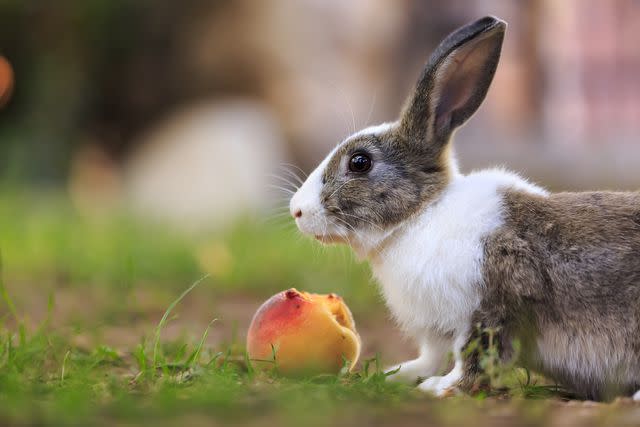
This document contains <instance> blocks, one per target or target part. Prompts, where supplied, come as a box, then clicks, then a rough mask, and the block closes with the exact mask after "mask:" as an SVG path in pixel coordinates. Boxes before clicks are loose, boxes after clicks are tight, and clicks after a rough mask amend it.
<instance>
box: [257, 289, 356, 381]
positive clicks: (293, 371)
mask: <svg viewBox="0 0 640 427" xmlns="http://www.w3.org/2000/svg"><path fill="white" fill-rule="evenodd" d="M274 351H275V364H276V366H277V369H278V372H280V373H282V374H285V375H299V374H318V373H338V372H339V371H340V369H341V368H342V367H343V366H344V360H348V361H349V365H348V368H349V369H352V368H353V367H354V366H355V364H356V362H357V361H358V357H359V355H360V337H359V335H358V333H357V332H356V328H355V323H354V321H353V316H352V315H351V311H349V308H348V307H347V305H346V304H345V303H344V301H343V300H342V298H341V297H339V296H338V295H335V294H328V295H319V294H310V293H307V292H301V291H298V290H297V289H294V288H292V289H289V290H287V291H283V292H280V293H278V294H276V295H274V296H272V297H271V298H269V299H268V300H267V301H266V302H265V303H264V304H262V306H260V308H259V309H258V311H257V312H256V314H255V315H254V316H253V320H252V321H251V326H250V327H249V333H248V335H247V352H248V354H249V358H250V359H251V360H252V361H253V364H254V365H257V366H262V367H267V366H273V363H267V362H262V361H273V357H274Z"/></svg>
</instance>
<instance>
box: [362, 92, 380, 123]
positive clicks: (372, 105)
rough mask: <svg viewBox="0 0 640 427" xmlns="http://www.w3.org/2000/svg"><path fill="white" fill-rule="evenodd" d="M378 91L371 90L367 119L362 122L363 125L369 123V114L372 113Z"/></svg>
mask: <svg viewBox="0 0 640 427" xmlns="http://www.w3.org/2000/svg"><path fill="white" fill-rule="evenodd" d="M377 96H378V93H377V92H376V91H374V92H373V96H372V97H371V106H370V107H369V112H368V113H367V120H366V121H365V122H364V125H365V126H368V125H369V120H371V114H372V113H373V109H374V108H375V105H376V99H377Z"/></svg>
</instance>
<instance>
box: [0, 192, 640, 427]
mask: <svg viewBox="0 0 640 427" xmlns="http://www.w3.org/2000/svg"><path fill="white" fill-rule="evenodd" d="M0 253H1V257H0V293H1V297H2V304H1V305H2V307H1V308H0V425H24V424H43V425H60V424H80V425H87V424H96V425H100V424H102V425H113V424H142V423H144V424H150V423H153V424H159V425H170V424H176V423H187V424H188V425H199V424H207V425H210V424H211V423H214V424H221V425H230V424H246V425H285V426H286V425H301V424H302V425H354V424H362V425H371V424H375V425H390V426H391V425H393V426H395V425H460V424H468V423H469V422H471V421H473V423H474V424H475V425H479V426H482V425H495V424H496V422H497V423H498V424H503V425H508V424H518V425H522V424H526V425H541V424H549V423H551V424H553V423H554V422H555V421H556V420H558V419H560V420H562V421H563V422H564V421H567V420H569V421H570V422H569V424H571V422H574V423H575V425H583V423H584V421H585V418H584V414H585V411H586V413H587V416H588V417H589V418H588V420H589V423H591V424H593V425H599V424H607V423H609V424H619V423H622V422H623V421H624V420H628V419H629V417H630V414H633V411H634V410H636V411H637V407H634V406H633V405H628V406H627V405H626V404H624V403H617V404H614V405H609V406H606V407H601V406H598V407H594V408H591V407H582V406H581V407H579V410H580V412H578V411H577V409H576V408H573V409H571V408H569V407H568V406H567V405H564V404H561V403H559V401H558V396H559V390H557V389H556V388H554V387H553V386H548V385H545V384H542V383H538V382H536V379H535V378H533V379H532V378H531V377H529V376H527V373H525V372H523V371H519V370H516V369H512V367H508V368H509V370H508V371H504V370H501V368H500V367H499V366H497V365H496V357H495V354H493V353H491V352H488V353H487V354H486V355H484V359H483V360H484V363H486V364H487V367H488V368H490V369H489V370H488V372H490V375H491V377H490V380H491V381H492V382H493V383H494V386H495V387H496V389H500V392H499V393H497V394H496V395H492V396H487V395H479V396H476V397H474V398H471V397H456V398H452V399H447V400H436V399H432V398H429V397H427V396H425V395H423V394H421V393H419V392H417V391H416V390H414V389H413V388H412V387H409V386H404V385H399V384H394V383H390V382H388V381H385V373H384V372H383V369H382V366H383V360H384V355H381V356H376V357H373V356H372V355H371V357H369V356H367V359H366V360H364V361H362V362H361V364H360V366H359V369H358V370H357V371H356V372H354V373H343V374H340V375H322V376H316V377H312V378H303V379H301V378H299V379H287V378H282V377H280V376H278V375H277V373H275V372H273V371H271V372H264V371H260V370H257V369H254V368H253V366H252V363H251V361H250V360H248V358H247V357H246V355H245V352H244V346H243V344H242V343H241V339H239V338H238V336H239V335H240V336H241V335H242V334H241V333H239V332H238V330H240V331H243V330H245V329H246V327H247V326H248V325H247V324H245V323H241V324H233V323H231V324H230V323H228V321H227V320H226V319H225V318H224V316H219V314H220V313H221V310H220V308H221V304H223V303H224V301H227V300H231V301H235V302H234V304H236V305H232V306H231V308H230V309H229V310H228V312H230V313H233V312H236V311H238V310H241V309H242V305H241V304H240V305H238V302H237V301H240V302H241V303H242V301H250V303H249V304H248V307H247V308H246V309H248V310H249V314H250V312H252V311H253V310H255V307H256V306H255V304H256V302H259V301H261V300H263V299H264V298H266V297H268V296H270V295H271V294H273V293H275V292H278V291H280V290H282V289H286V288H288V287H292V286H295V287H298V288H300V289H305V290H309V291H313V292H330V291H334V292H338V293H340V294H342V295H343V296H344V297H345V299H346V301H347V302H348V303H349V305H350V306H351V308H352V309H353V311H354V315H355V317H356V320H358V322H359V324H362V321H365V322H364V323H366V320H367V319H369V318H371V317H374V316H382V317H383V318H384V313H385V311H384V308H383V307H382V305H381V302H380V299H379V297H378V295H377V290H376V288H375V287H374V286H373V285H372V283H371V280H370V273H369V271H368V269H367V267H366V266H364V265H360V264H357V263H355V262H354V260H353V259H352V258H351V255H350V254H349V253H348V251H347V250H346V249H341V248H331V249H325V250H320V249H319V247H318V246H317V245H316V244H315V243H313V242H310V241H308V240H304V239H300V238H298V237H296V235H295V234H294V233H292V232H291V230H287V229H282V227H281V226H280V225H278V224H276V225H273V224H266V223H265V222H257V221H252V220H251V219H249V218H247V219H245V220H242V221H239V222H238V224H237V225H236V226H234V227H232V228H231V229H228V230H223V231H211V232H208V233H204V234H202V235H197V236H193V235H185V234H183V233H180V232H177V231H175V230H171V229H168V228H166V227H165V226H162V225H160V224H153V223H149V222H146V221H141V220H139V219H136V218H135V217H134V216H131V215H127V214H117V215H109V216H105V217H101V218H91V217H84V216H82V215H81V214H79V213H78V212H76V211H75V210H74V209H73V207H72V205H71V203H70V202H69V201H67V200H66V199H65V197H64V195H61V194H59V193H39V194H34V193H30V192H17V191H15V190H13V191H9V190H6V191H3V192H2V193H1V194H0ZM189 284H191V285H189ZM245 305H247V304H245ZM225 322H226V323H225ZM113 331H117V332H118V334H116V335H114V334H113V333H112V332H113ZM383 338H384V337H383ZM376 350H377V351H381V352H384V351H386V350H388V349H387V348H385V347H384V346H381V348H379V349H376ZM566 411H569V412H568V414H569V416H568V418H566V417H565V412H566ZM571 411H573V412H571ZM578 413H580V414H582V415H581V416H582V418H580V417H579V416H578V415H576V414H578ZM563 417H565V418H563ZM624 417H627V418H624ZM636 417H637V415H636ZM633 419H637V418H633ZM496 420H497V421H496ZM565 424H566V423H565Z"/></svg>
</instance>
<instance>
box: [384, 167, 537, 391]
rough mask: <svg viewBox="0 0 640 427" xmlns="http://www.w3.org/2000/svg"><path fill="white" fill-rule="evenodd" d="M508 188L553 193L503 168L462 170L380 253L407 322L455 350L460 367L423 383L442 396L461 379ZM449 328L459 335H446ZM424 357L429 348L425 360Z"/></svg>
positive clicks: (429, 341)
mask: <svg viewBox="0 0 640 427" xmlns="http://www.w3.org/2000/svg"><path fill="white" fill-rule="evenodd" d="M505 188H514V189H518V190H520V191H526V192H530V193H534V194H540V195H546V194H547V193H546V192H545V191H544V190H542V189H541V188H539V187H536V186H534V185H532V184H530V183H528V182H526V181H525V180H523V179H522V178H520V177H518V176H517V175H515V174H512V173H509V172H506V171H502V170H498V169H494V170H486V171H481V172H476V173H472V174H470V175H467V176H462V175H456V176H455V177H454V179H453V181H452V182H451V184H450V185H449V186H448V188H447V189H446V190H445V191H444V193H443V194H442V195H441V196H440V199H439V200H437V201H436V202H435V203H432V204H430V205H429V206H427V207H426V209H424V211H423V212H421V213H420V214H419V215H417V216H416V217H415V218H413V219H411V220H409V221H407V222H406V224H404V225H403V226H402V227H400V229H398V230H396V231H395V232H394V233H393V235H392V236H391V237H390V238H389V239H388V240H390V241H389V242H386V243H385V247H384V249H383V251H382V252H381V253H380V255H379V256H377V257H375V258H374V260H373V261H372V268H373V272H374V275H375V276H376V278H377V279H378V281H379V282H380V283H381V285H382V292H383V294H384V296H385V300H386V301H387V304H388V306H389V308H390V310H391V312H392V314H393V316H394V317H395V318H396V320H397V321H398V323H399V324H400V326H401V327H402V329H403V330H404V331H405V332H406V333H407V334H408V335H410V336H412V337H414V338H415V339H416V340H418V342H421V343H422V348H425V347H430V350H429V351H430V352H431V353H438V354H442V353H446V352H449V351H453V353H454V357H455V366H454V369H453V370H452V371H451V372H450V373H449V374H447V375H445V376H444V377H433V378H432V379H431V378H430V379H427V381H425V382H424V383H423V385H421V387H420V388H421V389H422V390H425V391H429V392H432V393H434V394H436V395H439V396H440V395H443V394H444V393H446V392H448V390H449V389H451V388H452V387H453V386H455V384H456V383H457V382H458V381H459V380H460V377H461V375H462V356H461V354H460V353H461V351H462V347H463V346H464V344H465V342H466V338H467V336H468V333H469V328H470V326H471V325H470V323H471V316H472V314H473V312H474V311H475V310H476V309H477V307H478V305H479V303H480V294H481V287H482V272H481V267H482V262H483V244H482V240H483V238H484V237H485V236H487V235H488V234H490V233H491V232H492V231H494V230H495V229H496V228H498V227H500V225H501V224H502V222H503V219H502V197H501V192H500V190H501V189H505ZM448 334H451V335H452V336H453V339H452V340H446V339H444V337H446V336H447V335H448ZM434 336H435V337H438V339H433V337H434ZM425 337H427V338H426V342H425ZM447 344H448V347H446V348H444V346H445V345H447ZM435 347H440V348H438V349H436V348H435ZM421 359H422V355H421V357H419V358H418V359H417V360H421ZM415 368H416V364H415V363H413V364H412V365H411V367H410V369H409V370H410V371H414V372H415V371H416V369H415ZM420 368H424V369H425V371H424V372H423V373H422V374H421V375H418V376H425V375H427V376H429V375H433V373H434V372H433V369H430V367H429V366H426V364H425V365H423V366H421V367H420ZM402 371H403V368H402V367H400V371H399V372H398V373H397V374H396V375H397V376H399V377H400V378H402V377H404V376H406V374H405V373H403V372H402ZM414 377H415V375H414Z"/></svg>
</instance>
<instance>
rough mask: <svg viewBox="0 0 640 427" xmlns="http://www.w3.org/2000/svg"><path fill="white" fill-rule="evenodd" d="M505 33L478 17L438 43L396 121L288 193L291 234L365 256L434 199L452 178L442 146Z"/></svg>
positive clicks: (492, 66)
mask: <svg viewBox="0 0 640 427" xmlns="http://www.w3.org/2000/svg"><path fill="white" fill-rule="evenodd" d="M505 28H506V24H505V23H504V22H503V21H501V20H499V19H496V18H493V17H485V18H482V19H480V20H478V21H476V22H473V23H471V24H469V25H466V26H464V27H462V28H460V29H458V30H457V31H455V32H454V33H452V34H450V35H449V36H448V37H447V38H446V39H444V40H443V41H442V43H441V44H440V45H439V46H438V48H437V49H436V51H435V52H434V53H433V54H432V55H431V57H430V59H429V61H428V62H427V64H426V66H425V68H424V70H423V72H422V75H421V76H420V78H419V80H418V83H417V85H416V89H415V92H414V93H413V94H412V95H411V97H410V98H409V100H408V102H407V104H406V107H405V108H404V110H403V112H402V114H401V116H400V118H399V119H398V120H397V121H396V122H393V123H387V124H382V125H379V126H374V127H370V128H367V129H364V130H362V131H360V132H358V133H356V134H354V135H352V136H350V137H349V138H347V139H346V140H345V141H343V142H342V143H340V144H339V145H338V146H337V147H336V148H335V149H334V150H333V151H332V152H331V153H330V154H329V155H328V156H327V157H326V158H325V159H324V161H323V162H322V163H321V164H320V165H319V166H318V167H317V168H316V169H315V170H314V171H313V172H312V173H311V174H310V175H309V177H308V178H307V180H306V181H305V182H304V184H303V185H302V186H301V187H300V188H299V189H298V191H297V192H296V193H295V194H294V196H293V197H292V199H291V201H290V211H291V215H293V217H294V218H295V221H296V224H297V225H298V228H299V229H300V230H301V231H302V232H303V233H305V234H309V235H312V236H314V237H316V238H317V239H318V240H320V241H322V242H325V243H328V242H345V243H349V244H351V245H352V246H354V248H355V249H360V250H362V251H363V252H364V253H366V252H367V251H368V250H369V249H371V248H372V247H375V245H376V243H379V242H380V241H381V239H383V238H384V237H386V236H387V235H388V234H389V233H391V232H392V230H394V228H395V227H397V226H398V225H399V224H402V223H403V222H404V221H405V220H406V219H407V218H409V217H411V215H413V214H415V213H416V212H419V211H420V210H421V209H422V208H424V207H425V206H426V205H427V204H429V203H431V202H433V201H435V200H436V199H437V198H438V195H440V194H441V193H442V191H443V190H444V189H445V187H446V186H447V184H448V183H449V182H450V181H451V179H453V178H454V177H455V175H456V174H457V173H458V172H457V167H456V165H455V161H454V160H453V158H452V155H451V150H450V147H449V145H450V144H449V141H450V139H451V135H452V133H453V131H454V130H455V129H456V128H457V127H458V126H460V125H462V124H463V123H464V122H465V121H466V120H467V119H469V117H471V115H473V113H474V112H475V111H476V110H477V108H478V107H479V106H480V104H481V102H482V100H483V99H484V97H485V95H486V93H487V90H488V88H489V85H490V83H491V80H492V79H493V75H494V73H495V70H496V67H497V64H498V60H499V57H500V51H501V47H502V40H503V38H504V32H505Z"/></svg>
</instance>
